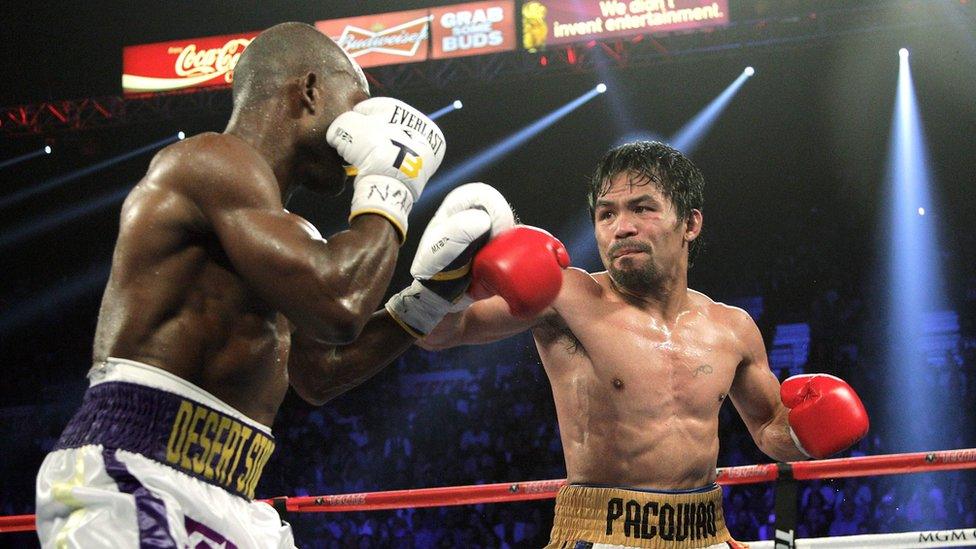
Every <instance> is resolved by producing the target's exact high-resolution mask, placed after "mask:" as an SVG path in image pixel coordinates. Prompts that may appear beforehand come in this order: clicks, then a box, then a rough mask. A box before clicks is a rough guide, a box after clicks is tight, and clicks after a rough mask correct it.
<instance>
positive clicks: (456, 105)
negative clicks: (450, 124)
mask: <svg viewBox="0 0 976 549" xmlns="http://www.w3.org/2000/svg"><path fill="white" fill-rule="evenodd" d="M463 106H464V103H462V102H461V100H460V99H455V100H454V110H458V109H460V108H461V107H463Z"/></svg>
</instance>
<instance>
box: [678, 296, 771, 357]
mask: <svg viewBox="0 0 976 549" xmlns="http://www.w3.org/2000/svg"><path fill="white" fill-rule="evenodd" d="M688 294H689V296H690V297H691V299H692V304H693V305H694V306H696V307H699V309H700V310H701V311H702V312H703V314H704V316H706V317H707V318H708V319H709V320H711V324H712V325H713V326H714V327H715V328H716V329H719V330H722V331H725V332H728V333H729V334H731V335H732V337H733V339H734V340H735V341H737V342H739V343H740V344H743V345H745V346H746V347H751V346H752V345H753V344H754V343H755V340H756V338H757V337H758V338H759V340H760V341H761V340H762V336H761V334H760V333H759V328H758V327H757V326H756V321H755V320H754V319H753V318H752V316H751V315H750V314H749V313H748V312H746V311H745V310H743V309H741V308H739V307H735V306H732V305H727V304H725V303H722V302H720V301H715V300H713V299H711V298H710V297H708V296H707V295H705V294H703V293H701V292H697V291H695V290H692V289H689V290H688Z"/></svg>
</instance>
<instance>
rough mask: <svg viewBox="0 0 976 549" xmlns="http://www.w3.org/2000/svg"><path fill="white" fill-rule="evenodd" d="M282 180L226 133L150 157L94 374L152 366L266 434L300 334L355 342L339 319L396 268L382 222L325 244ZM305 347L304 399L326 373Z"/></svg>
mask: <svg viewBox="0 0 976 549" xmlns="http://www.w3.org/2000/svg"><path fill="white" fill-rule="evenodd" d="M357 99H358V97H357ZM337 158H338V157H336V159H337ZM336 166H337V167H338V164H337V163H336ZM340 173H341V171H340ZM279 180H280V178H279V177H276V173H275V172H274V171H273V170H272V167H271V166H270V165H269V164H268V162H267V161H266V160H265V159H264V157H263V156H262V155H261V154H259V153H258V151H257V150H256V149H255V148H254V147H252V146H251V145H250V144H249V143H248V142H246V141H245V140H244V139H242V138H240V137H238V136H235V135H232V134H215V133H210V134H202V135H200V136H197V137H194V138H190V139H187V140H185V141H183V142H180V143H177V144H174V145H172V146H170V147H167V148H166V149H164V150H163V151H161V152H160V153H159V154H157V155H156V157H155V158H154V159H153V162H152V163H151V165H150V167H149V171H148V173H147V174H146V176H145V177H144V178H143V180H142V181H140V182H139V184H138V185H136V187H135V188H134V189H133V191H132V192H131V193H130V195H129V197H128V198H127V199H126V201H125V203H124V205H123V207H122V215H121V219H120V227H119V238H118V242H117V243H116V249H115V255H114V257H113V260H112V274H111V276H110V278H109V282H108V286H107V288H106V290H105V294H104V297H103V298H102V307H101V311H100V313H99V320H98V327H97V330H96V334H95V347H94V360H95V363H96V365H97V364H98V363H99V362H102V361H105V360H106V359H107V358H109V357H114V358H124V359H130V360H136V361H139V362H143V363H146V364H149V365H151V366H156V367H158V368H161V369H164V370H166V371H168V372H171V373H173V374H175V375H177V376H179V377H181V378H183V379H186V380H187V381H189V382H191V383H193V384H195V385H197V386H198V387H200V388H202V389H204V390H206V391H208V392H210V393H212V394H213V395H215V396H216V397H217V398H219V399H221V400H223V401H224V402H226V403H227V404H229V405H231V406H233V407H234V408H236V409H237V410H239V411H241V412H242V413H244V414H245V415H247V416H249V417H251V418H252V419H254V420H256V421H259V422H261V423H263V424H265V425H271V423H272V422H273V421H274V416H275V414H276V412H277V410H278V407H279V406H280V404H281V402H282V400H283V399H284V395H285V392H286V390H287V388H288V384H289V373H288V372H289V370H288V368H289V355H290V354H295V352H294V349H293V346H294V342H293V340H292V331H293V329H294V328H295V326H294V325H298V326H299V327H304V328H302V330H304V332H303V331H302V330H299V332H298V333H299V334H305V333H308V334H318V335H317V336H316V337H317V338H323V339H322V340H340V341H341V340H343V339H346V338H348V332H349V330H348V326H350V325H351V324H350V321H343V319H345V318H353V319H355V318H363V319H365V318H367V317H368V314H369V312H370V311H372V310H373V308H375V302H376V301H378V299H379V297H380V296H381V295H382V294H381V292H382V288H385V284H386V283H387V281H388V280H389V277H390V276H391V275H392V270H393V266H394V265H395V261H396V244H395V242H396V236H395V233H394V232H393V230H392V228H391V226H390V224H389V223H388V222H387V221H385V220H384V219H383V218H381V217H379V216H372V215H364V216H360V217H357V218H356V220H355V221H354V222H353V224H352V230H350V231H345V232H343V233H340V234H339V235H337V236H336V237H335V238H333V239H332V240H331V241H330V242H328V243H326V242H325V241H324V240H323V239H322V238H321V236H320V235H319V233H318V231H317V230H316V229H315V227H313V226H312V225H311V224H310V223H308V222H307V221H306V220H304V219H302V218H301V217H299V216H297V215H294V214H291V213H289V212H287V211H286V210H285V209H284V207H283V200H282V195H285V196H287V189H286V188H285V187H284V186H283V185H282V184H280V183H279ZM367 279H369V280H367ZM286 313H288V314H290V316H289V317H288V318H287V319H286V316H285V314H286ZM357 331H358V329H357ZM299 339H300V340H301V341H303V342H307V343H303V344H302V345H300V347H301V349H302V352H301V353H300V354H301V356H302V359H301V360H299V361H298V362H300V364H296V363H295V362H296V360H295V359H294V358H292V363H293V364H291V365H290V366H291V367H292V369H293V371H299V372H305V371H306V370H307V371H308V372H307V375H304V376H303V377H302V379H301V380H300V382H301V386H296V389H297V390H298V391H299V393H300V394H302V395H305V394H307V391H305V390H304V389H305V385H307V384H308V383H311V381H309V380H312V381H314V382H315V383H316V384H318V385H328V384H329V383H330V378H329V372H328V371H321V370H318V369H316V368H317V366H316V363H315V361H316V357H317V356H319V355H320V354H322V353H321V352H320V349H319V348H318V347H309V346H316V345H318V344H317V343H315V342H313V341H312V340H311V339H309V338H308V337H305V336H304V335H303V336H302V337H301V338H299ZM316 341H319V339H316ZM306 348H309V350H308V351H307V352H306V351H305V349H306ZM325 348H327V349H329V348H331V347H329V346H326V347H325ZM329 356H331V355H329ZM309 357H311V358H309ZM347 369H351V370H355V369H354V368H347ZM356 372H358V371H356Z"/></svg>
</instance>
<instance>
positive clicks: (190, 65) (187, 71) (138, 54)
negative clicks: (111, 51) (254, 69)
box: [122, 31, 259, 95]
mask: <svg viewBox="0 0 976 549" xmlns="http://www.w3.org/2000/svg"><path fill="white" fill-rule="evenodd" d="M258 34H259V31H254V32H248V33H244V34H227V35H224V36H210V37H207V38H190V39H186V40H174V41H172V42H158V43H156V44H143V45H140V46H126V47H125V48H124V49H123V50H122V92H123V93H125V94H127V95H131V94H137V93H146V92H159V91H173V90H181V89H186V88H202V87H210V86H227V85H229V84H230V83H231V82H232V81H233V78H234V66H235V65H237V59H238V58H239V57H240V56H241V52H243V51H244V48H246V47H247V45H248V44H250V43H251V40H253V39H254V37H255V36H257V35H258Z"/></svg>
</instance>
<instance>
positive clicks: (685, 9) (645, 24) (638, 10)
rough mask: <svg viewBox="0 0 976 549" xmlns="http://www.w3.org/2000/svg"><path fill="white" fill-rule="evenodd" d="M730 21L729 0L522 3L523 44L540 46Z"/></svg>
mask: <svg viewBox="0 0 976 549" xmlns="http://www.w3.org/2000/svg"><path fill="white" fill-rule="evenodd" d="M728 22H729V2H728V0H527V1H526V2H524V3H523V4H522V46H523V47H524V48H525V49H527V50H530V51H535V50H537V49H539V48H543V47H545V46H546V45H557V44H569V43H572V42H581V41H587V40H593V39H599V38H610V37H614V36H628V35H634V34H645V33H654V32H666V31H678V30H693V29H701V28H707V27H714V26H718V25H725V24H728Z"/></svg>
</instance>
